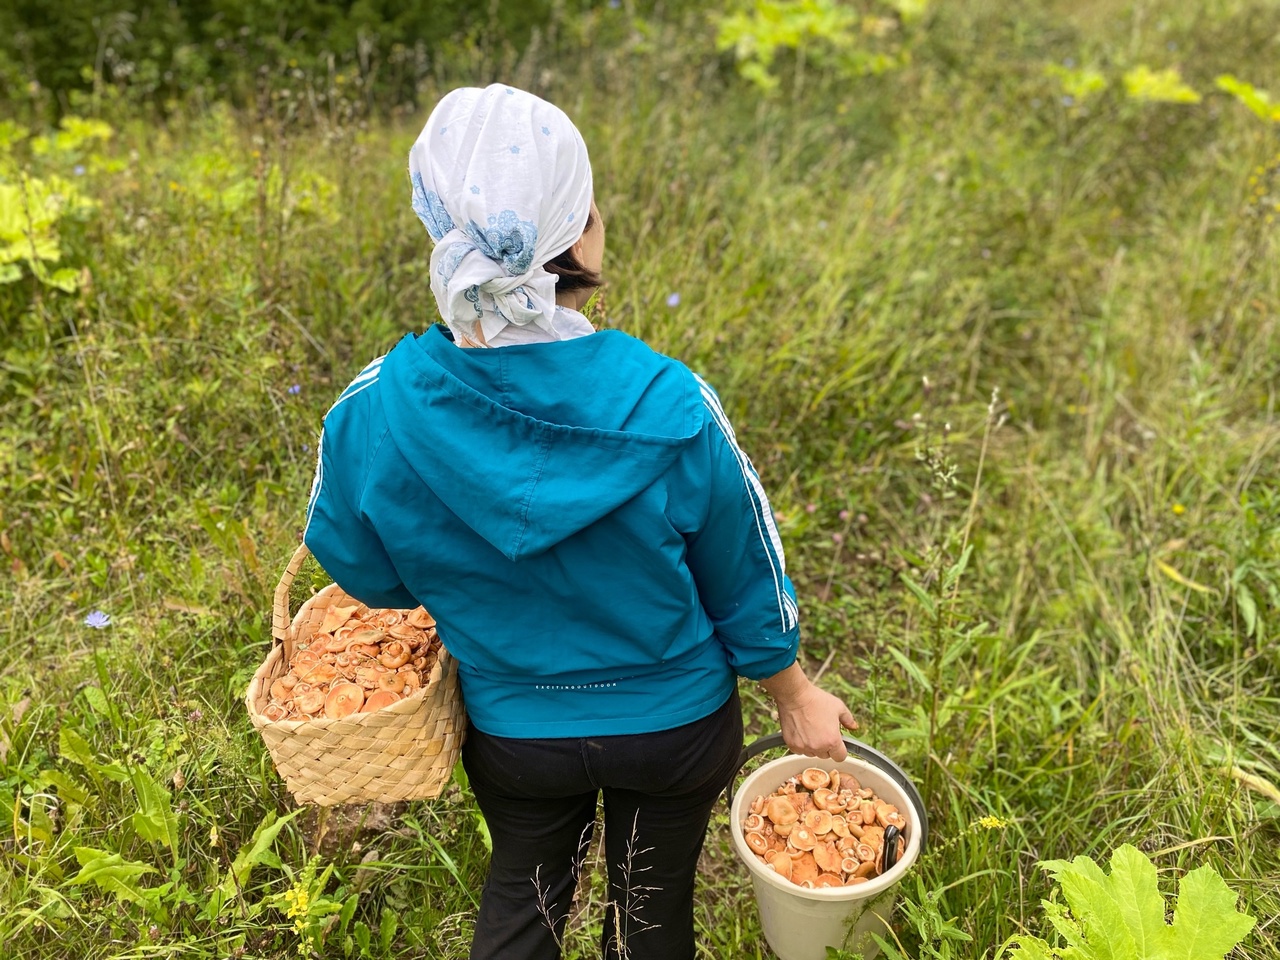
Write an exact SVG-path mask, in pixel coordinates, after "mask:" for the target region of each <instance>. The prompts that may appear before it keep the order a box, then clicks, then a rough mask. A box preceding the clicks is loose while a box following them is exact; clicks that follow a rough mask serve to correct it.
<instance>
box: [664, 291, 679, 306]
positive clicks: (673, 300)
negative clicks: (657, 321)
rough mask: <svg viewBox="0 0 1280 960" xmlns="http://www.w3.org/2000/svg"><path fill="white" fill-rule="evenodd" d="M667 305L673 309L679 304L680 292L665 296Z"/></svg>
mask: <svg viewBox="0 0 1280 960" xmlns="http://www.w3.org/2000/svg"><path fill="white" fill-rule="evenodd" d="M667 306H668V307H671V308H672V309H675V308H676V307H678V306H680V294H678V293H673V294H671V296H669V297H667Z"/></svg>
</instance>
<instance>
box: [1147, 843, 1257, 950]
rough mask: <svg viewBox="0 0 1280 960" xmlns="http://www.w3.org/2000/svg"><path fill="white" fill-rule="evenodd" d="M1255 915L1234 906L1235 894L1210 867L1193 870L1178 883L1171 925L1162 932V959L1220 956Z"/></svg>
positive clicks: (1248, 927) (1251, 921)
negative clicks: (1249, 914) (1241, 911)
mask: <svg viewBox="0 0 1280 960" xmlns="http://www.w3.org/2000/svg"><path fill="white" fill-rule="evenodd" d="M1253 925H1254V919H1253V918H1252V917H1249V916H1246V915H1245V914H1243V913H1240V912H1238V911H1237V910H1236V895H1235V893H1233V892H1232V890H1231V888H1230V887H1228V886H1227V885H1226V883H1225V882H1224V881H1223V879H1222V878H1221V877H1220V876H1218V874H1217V873H1216V872H1214V870H1213V868H1212V867H1208V866H1204V867H1199V868H1198V869H1195V870H1192V871H1191V872H1190V873H1188V874H1187V875H1186V876H1185V877H1183V878H1182V880H1181V882H1180V883H1179V884H1178V902H1177V903H1176V904H1175V905H1174V908H1173V926H1171V927H1166V928H1165V931H1164V935H1163V938H1162V939H1163V951H1162V953H1161V954H1160V955H1159V956H1160V958H1161V960H1166V958H1167V960H1221V958H1222V957H1224V956H1226V954H1227V951H1229V950H1231V948H1232V947H1234V946H1235V945H1236V944H1237V943H1239V942H1240V941H1241V940H1243V939H1244V937H1245V934H1247V933H1248V932H1249V931H1250V930H1252V929H1253Z"/></svg>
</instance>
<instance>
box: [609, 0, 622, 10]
mask: <svg viewBox="0 0 1280 960" xmlns="http://www.w3.org/2000/svg"><path fill="white" fill-rule="evenodd" d="M609 6H610V7H612V8H613V9H614V10H617V9H618V8H619V7H620V6H622V0H609Z"/></svg>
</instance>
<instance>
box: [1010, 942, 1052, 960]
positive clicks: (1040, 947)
mask: <svg viewBox="0 0 1280 960" xmlns="http://www.w3.org/2000/svg"><path fill="white" fill-rule="evenodd" d="M1013 943H1014V945H1015V946H1016V947H1017V948H1018V952H1017V953H1015V954H1013V956H1014V957H1018V958H1021V960H1053V954H1052V953H1050V952H1049V944H1048V943H1046V942H1045V941H1043V940H1041V939H1040V938H1038V937H1014V938H1013Z"/></svg>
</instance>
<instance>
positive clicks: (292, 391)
mask: <svg viewBox="0 0 1280 960" xmlns="http://www.w3.org/2000/svg"><path fill="white" fill-rule="evenodd" d="M301 392H302V384H300V383H295V384H294V385H293V386H292V387H290V388H289V396H291V397H296V396H297V395H298V394H300V393H301Z"/></svg>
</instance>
